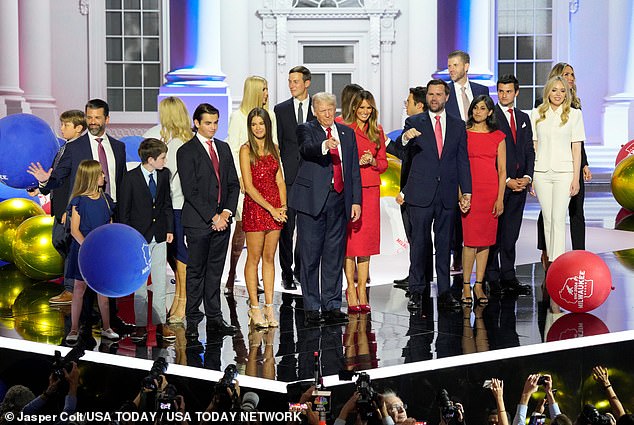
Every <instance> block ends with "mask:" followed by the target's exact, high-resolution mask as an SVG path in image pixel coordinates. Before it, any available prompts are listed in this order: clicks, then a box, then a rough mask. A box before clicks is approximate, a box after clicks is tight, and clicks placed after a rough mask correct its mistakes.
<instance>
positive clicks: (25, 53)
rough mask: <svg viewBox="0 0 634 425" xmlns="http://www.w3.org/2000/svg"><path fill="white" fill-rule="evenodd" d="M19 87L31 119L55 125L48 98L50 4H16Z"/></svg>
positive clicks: (31, 0)
mask: <svg viewBox="0 0 634 425" xmlns="http://www.w3.org/2000/svg"><path fill="white" fill-rule="evenodd" d="M19 33H20V83H21V87H22V89H23V90H24V97H25V99H26V101H27V102H29V104H30V105H31V110H32V111H33V114H34V115H37V116H39V117H40V118H42V119H43V120H44V121H46V122H48V123H49V124H50V125H51V126H53V127H55V126H56V125H57V119H58V116H57V107H56V106H55V99H54V98H53V96H52V93H53V91H52V81H51V79H52V77H51V76H52V61H51V60H52V58H51V4H50V0H20V9H19Z"/></svg>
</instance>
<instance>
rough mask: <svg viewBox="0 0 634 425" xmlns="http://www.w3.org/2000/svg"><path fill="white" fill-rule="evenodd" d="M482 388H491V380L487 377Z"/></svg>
mask: <svg viewBox="0 0 634 425" xmlns="http://www.w3.org/2000/svg"><path fill="white" fill-rule="evenodd" d="M482 388H487V389H489V390H490V389H491V380H490V379H487V380H486V381H484V383H483V384H482Z"/></svg>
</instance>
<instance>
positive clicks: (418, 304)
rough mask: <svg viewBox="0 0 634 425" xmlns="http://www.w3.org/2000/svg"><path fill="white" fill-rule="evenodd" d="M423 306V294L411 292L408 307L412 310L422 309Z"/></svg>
mask: <svg viewBox="0 0 634 425" xmlns="http://www.w3.org/2000/svg"><path fill="white" fill-rule="evenodd" d="M422 308H423V294H419V293H417V294H410V296H409V301H408V302H407V309H408V310H410V311H415V310H420V309H422Z"/></svg>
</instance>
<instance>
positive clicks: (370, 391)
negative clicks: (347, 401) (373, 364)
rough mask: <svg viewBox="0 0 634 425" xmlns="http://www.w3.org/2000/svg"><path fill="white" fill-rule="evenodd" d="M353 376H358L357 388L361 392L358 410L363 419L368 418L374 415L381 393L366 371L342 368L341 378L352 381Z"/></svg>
mask: <svg viewBox="0 0 634 425" xmlns="http://www.w3.org/2000/svg"><path fill="white" fill-rule="evenodd" d="M353 376H357V381H356V382H355V389H356V391H357V392H358V393H359V398H358V399H357V411H358V412H359V416H360V417H361V419H363V420H366V419H368V418H371V417H373V416H374V411H375V409H376V408H375V407H374V406H373V404H378V400H379V393H378V392H377V391H376V390H375V389H374V387H373V385H372V381H371V380H370V375H368V374H367V373H366V372H353V371H349V370H340V371H339V379H340V380H342V381H350V380H352V377H353Z"/></svg>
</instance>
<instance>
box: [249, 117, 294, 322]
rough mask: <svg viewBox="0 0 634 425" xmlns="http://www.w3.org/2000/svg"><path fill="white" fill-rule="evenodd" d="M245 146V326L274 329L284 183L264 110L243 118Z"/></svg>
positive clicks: (284, 191) (284, 211)
mask: <svg viewBox="0 0 634 425" xmlns="http://www.w3.org/2000/svg"><path fill="white" fill-rule="evenodd" d="M247 135H248V140H247V143H245V144H244V145H242V146H241V147H240V170H241V174H242V182H243V184H244V191H245V194H246V195H245V197H244V206H243V209H242V230H244V232H245V233H246V239H247V262H246V264H245V266H244V276H245V280H246V283H247V291H248V293H249V301H250V308H249V323H250V324H253V325H254V326H255V327H256V328H266V327H269V326H271V327H276V326H277V325H278V321H277V320H276V319H275V314H274V313H273V284H274V281H275V251H276V250H277V243H278V241H279V239H280V231H281V230H282V226H283V223H284V222H285V221H286V183H285V182H284V176H283V175H282V168H281V167H280V155H279V151H278V149H277V146H275V144H274V143H273V132H272V125H271V118H270V116H269V113H268V112H267V110H266V109H263V108H254V109H252V110H251V112H249V115H248V116H247ZM260 259H261V260H262V280H263V281H264V303H265V304H264V311H262V310H261V309H260V305H259V301H258V292H257V291H258V264H259V263H260Z"/></svg>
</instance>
